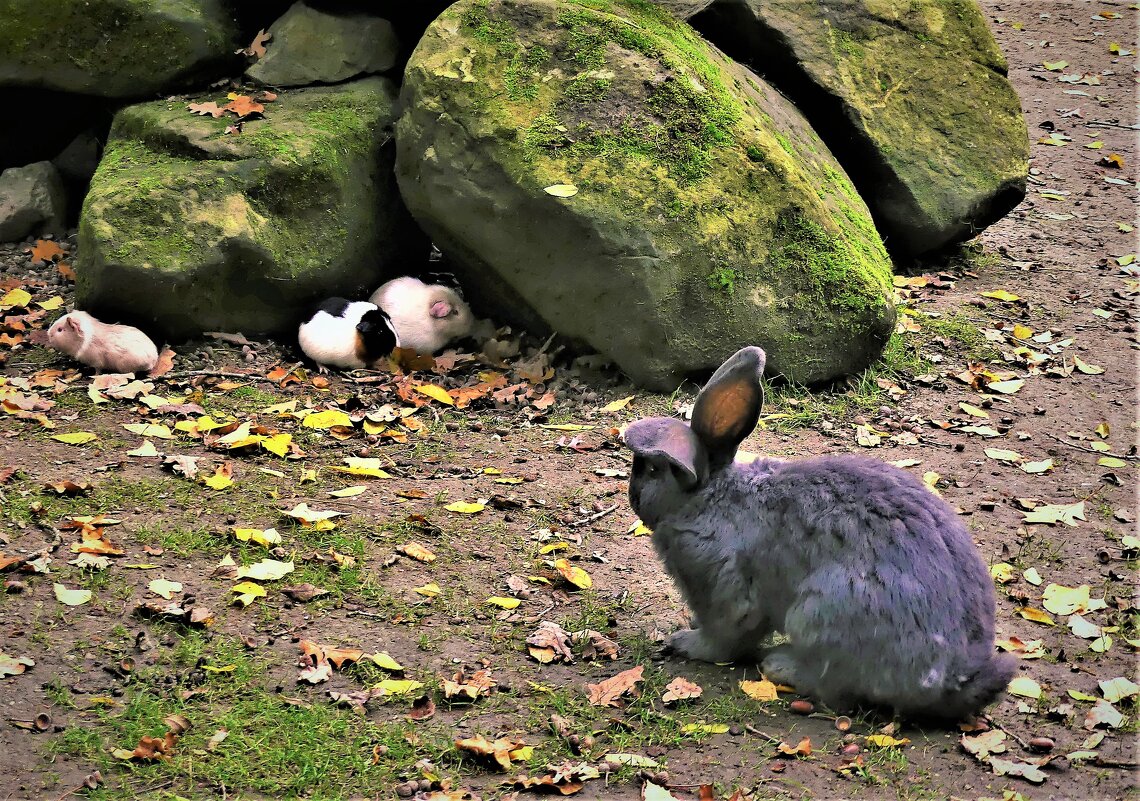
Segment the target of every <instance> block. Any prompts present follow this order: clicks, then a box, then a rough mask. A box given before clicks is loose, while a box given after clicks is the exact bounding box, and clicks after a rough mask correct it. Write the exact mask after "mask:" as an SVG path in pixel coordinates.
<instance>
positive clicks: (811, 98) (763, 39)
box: [693, 0, 1029, 256]
mask: <svg viewBox="0 0 1140 801" xmlns="http://www.w3.org/2000/svg"><path fill="white" fill-rule="evenodd" d="M693 24H694V25H696V26H697V28H698V29H700V30H701V31H702V32H703V33H704V34H705V35H706V36H708V37H709V38H710V39H711V40H712V41H714V42H716V43H717V44H718V45H719V46H720V47H722V48H724V49H725V50H726V51H727V52H728V53H730V54H731V55H733V56H734V57H736V58H738V59H740V60H741V61H744V62H746V63H749V64H750V65H752V66H753V67H755V68H756V69H757V70H759V71H760V72H761V73H762V74H764V75H766V76H770V78H771V80H772V81H773V82H775V83H776V85H777V87H778V88H779V89H780V90H781V91H782V92H784V93H785V94H787V95H788V96H789V97H791V98H792V99H793V100H794V101H795V102H796V103H797V105H798V106H799V108H800V109H801V110H802V111H803V112H804V113H805V115H806V116H807V117H808V119H809V120H810V121H811V123H812V124H813V125H814V126H815V128H816V130H817V131H819V133H820V134H821V135H822V136H823V138H824V140H825V141H826V142H827V143H828V145H829V146H830V147H831V149H832V151H833V152H834V153H835V155H836V156H837V157H838V158H839V160H840V161H841V162H842V163H843V166H844V167H845V168H846V169H847V171H848V173H849V174H850V175H851V177H852V179H853V180H854V181H855V185H856V187H857V188H858V189H859V191H860V192H861V193H862V195H863V197H864V199H865V200H866V201H867V203H868V205H869V206H870V207H871V211H872V213H873V214H874V216H875V221H876V223H877V224H878V226H879V230H880V231H881V232H882V234H883V238H884V240H885V241H886V244H887V247H888V248H889V249H891V251H892V252H894V253H896V254H899V255H901V256H909V255H915V254H919V253H923V252H926V251H930V250H934V249H936V248H940V247H943V246H945V245H947V244H951V243H954V242H959V241H962V240H964V239H968V238H970V237H972V236H975V235H976V234H977V233H978V231H980V230H981V229H983V228H985V227H986V226H987V225H989V224H991V223H993V222H995V221H996V220H998V219H1000V218H1001V217H1002V216H1004V215H1005V214H1006V213H1007V212H1008V211H1009V210H1010V209H1012V208H1013V207H1014V206H1016V205H1017V204H1018V203H1019V202H1020V201H1021V199H1022V198H1023V197H1024V196H1025V182H1026V175H1027V172H1028V168H1029V141H1028V136H1027V133H1026V127H1025V120H1024V118H1023V117H1022V114H1021V104H1020V101H1019V100H1018V97H1017V93H1016V92H1015V91H1014V89H1013V87H1012V86H1011V84H1010V83H1009V81H1008V80H1007V78H1006V62H1005V59H1004V57H1003V56H1002V54H1001V51H1000V49H999V48H998V46H997V43H996V42H995V41H994V38H993V36H992V35H991V33H990V31H989V28H987V27H986V21H985V19H984V17H983V16H982V12H981V10H980V9H979V8H978V6H977V4H976V3H975V2H974V0H844V2H837V3H822V2H819V0H718V2H716V3H715V4H714V5H713V6H712V7H711V8H710V9H708V10H707V11H705V12H704V13H702V14H700V15H698V16H697V17H696V18H695V19H694V20H693Z"/></svg>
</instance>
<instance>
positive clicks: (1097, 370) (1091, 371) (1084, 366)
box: [1073, 355, 1104, 375]
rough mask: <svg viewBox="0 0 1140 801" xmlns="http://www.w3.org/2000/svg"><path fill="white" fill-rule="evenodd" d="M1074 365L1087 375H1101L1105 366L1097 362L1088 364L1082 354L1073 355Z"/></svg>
mask: <svg viewBox="0 0 1140 801" xmlns="http://www.w3.org/2000/svg"><path fill="white" fill-rule="evenodd" d="M1073 365H1074V366H1075V367H1076V368H1077V369H1078V370H1080V371H1081V372H1082V373H1084V374H1085V375H1100V374H1101V373H1103V372H1104V368H1103V367H1100V366H1098V365H1095V364H1088V363H1087V362H1085V361H1083V360H1082V359H1081V357H1080V356H1075V355H1074V356H1073Z"/></svg>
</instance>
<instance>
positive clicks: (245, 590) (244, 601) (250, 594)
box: [230, 581, 266, 606]
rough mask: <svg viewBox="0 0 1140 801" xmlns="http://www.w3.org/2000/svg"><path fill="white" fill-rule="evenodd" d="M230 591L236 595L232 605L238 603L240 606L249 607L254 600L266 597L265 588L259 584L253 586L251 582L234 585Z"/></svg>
mask: <svg viewBox="0 0 1140 801" xmlns="http://www.w3.org/2000/svg"><path fill="white" fill-rule="evenodd" d="M230 591H231V592H236V593H238V596H237V597H236V598H234V603H239V604H241V605H242V606H249V605H250V604H251V603H253V602H254V601H255V600H256V599H258V598H264V597H265V595H266V593H265V588H264V587H262V586H261V585H260V584H254V583H253V582H252V581H243V582H241V583H240V584H235V585H234V586H233V587H232V588H231V590H230Z"/></svg>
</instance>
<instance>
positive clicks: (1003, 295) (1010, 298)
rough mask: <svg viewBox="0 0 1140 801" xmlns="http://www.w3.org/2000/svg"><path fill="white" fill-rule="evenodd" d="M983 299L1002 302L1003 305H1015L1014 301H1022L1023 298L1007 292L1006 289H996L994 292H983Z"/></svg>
mask: <svg viewBox="0 0 1140 801" xmlns="http://www.w3.org/2000/svg"><path fill="white" fill-rule="evenodd" d="M982 297H983V298H993V299H994V300H1000V301H1001V302H1002V303H1013V302H1014V301H1018V300H1021V298H1020V297H1018V296H1017V295H1015V294H1013V293H1012V292H1007V291H1005V290H1004V289H995V290H994V291H992V292H983V293H982Z"/></svg>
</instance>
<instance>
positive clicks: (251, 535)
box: [233, 528, 281, 548]
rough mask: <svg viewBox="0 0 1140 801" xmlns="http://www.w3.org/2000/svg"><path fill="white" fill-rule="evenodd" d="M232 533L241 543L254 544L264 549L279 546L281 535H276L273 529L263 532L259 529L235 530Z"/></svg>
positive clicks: (275, 530)
mask: <svg viewBox="0 0 1140 801" xmlns="http://www.w3.org/2000/svg"><path fill="white" fill-rule="evenodd" d="M233 532H234V536H235V537H237V538H238V539H239V540H241V541H242V542H256V543H257V544H258V545H263V546H265V547H266V548H270V547H272V546H274V545H280V544H281V535H280V534H278V533H277V529H275V528H267V529H264V530H262V529H260V528H235V529H234V530H233Z"/></svg>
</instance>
